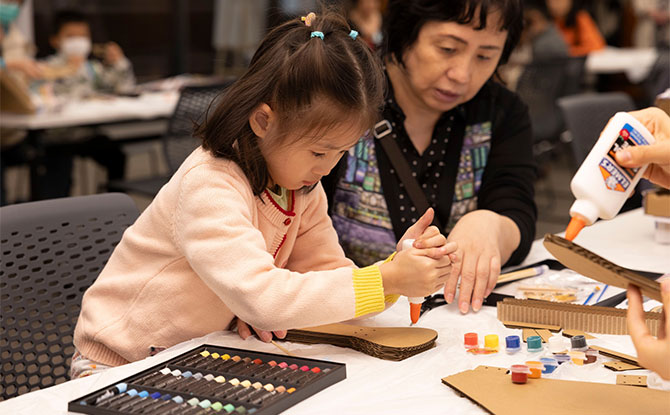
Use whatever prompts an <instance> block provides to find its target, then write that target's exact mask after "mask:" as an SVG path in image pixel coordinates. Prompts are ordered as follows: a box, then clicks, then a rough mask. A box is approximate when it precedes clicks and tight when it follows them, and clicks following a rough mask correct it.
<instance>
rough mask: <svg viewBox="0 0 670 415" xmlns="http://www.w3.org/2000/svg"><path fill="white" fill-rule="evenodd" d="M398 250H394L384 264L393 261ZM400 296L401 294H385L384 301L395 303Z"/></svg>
mask: <svg viewBox="0 0 670 415" xmlns="http://www.w3.org/2000/svg"><path fill="white" fill-rule="evenodd" d="M397 253H398V252H394V253H392V254H391V255H389V257H388V258H386V259H385V260H384V264H385V263H387V262H391V261H393V258H394V257H395V254H397ZM398 298H400V294H389V295H385V296H384V302H385V303H389V304H394V303H395V302H396V301H398Z"/></svg>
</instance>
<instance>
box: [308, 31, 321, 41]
mask: <svg viewBox="0 0 670 415" xmlns="http://www.w3.org/2000/svg"><path fill="white" fill-rule="evenodd" d="M309 37H310V39H311V38H313V37H318V38H321V40H323V32H319V31H317V30H315V31H313V32H312V34H311V35H309Z"/></svg>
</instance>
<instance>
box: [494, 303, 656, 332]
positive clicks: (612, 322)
mask: <svg viewBox="0 0 670 415" xmlns="http://www.w3.org/2000/svg"><path fill="white" fill-rule="evenodd" d="M497 309H498V320H500V321H503V322H504V321H510V320H512V321H517V322H522V321H527V322H528V323H539V324H554V325H557V326H560V327H562V328H563V330H565V329H569V330H570V329H574V330H582V331H588V332H590V333H604V334H628V327H627V326H626V310H622V309H618V308H611V307H598V306H592V305H579V304H564V303H552V302H549V301H538V300H519V299H516V298H505V299H504V300H503V301H499V302H498V306H497ZM644 314H645V318H646V321H647V327H649V331H650V332H651V334H653V335H654V336H656V335H657V334H658V330H659V328H660V326H661V319H662V314H661V313H651V312H647V313H644Z"/></svg>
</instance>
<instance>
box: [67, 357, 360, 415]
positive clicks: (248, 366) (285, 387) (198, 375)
mask: <svg viewBox="0 0 670 415" xmlns="http://www.w3.org/2000/svg"><path fill="white" fill-rule="evenodd" d="M346 377H347V375H346V367H345V365H344V364H343V363H335V362H328V361H324V360H316V359H307V358H300V357H292V356H285V355H279V354H274V353H263V352H256V351H252V350H244V349H234V348H229V347H220V346H212V345H202V346H198V347H196V348H194V349H192V350H190V351H188V352H186V353H183V354H181V355H179V356H176V357H174V358H172V359H170V360H168V361H167V362H163V363H161V364H158V365H155V366H153V367H151V368H149V369H147V370H143V371H141V372H139V373H136V374H134V375H132V376H129V377H127V378H125V379H123V380H122V381H120V382H117V383H115V384H112V385H109V386H107V387H105V388H102V389H99V390H97V391H95V392H93V393H89V394H88V395H86V396H83V397H81V398H79V399H75V400H73V401H71V402H70V403H69V404H68V411H71V412H80V413H85V414H161V415H162V414H180V415H181V414H184V415H186V414H189V415H191V414H201V413H202V414H204V413H208V414H209V413H220V414H231V413H232V414H234V415H242V414H258V415H266V414H278V413H280V412H282V411H284V410H285V409H287V408H289V407H291V406H293V405H295V404H296V403H298V402H301V401H302V400H304V399H306V398H308V397H310V396H312V395H314V394H315V393H317V392H319V391H321V390H323V389H324V388H327V387H328V386H330V385H332V384H334V383H337V382H339V381H341V380H343V379H345V378H346Z"/></svg>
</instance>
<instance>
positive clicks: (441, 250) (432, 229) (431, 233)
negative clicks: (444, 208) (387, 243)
mask: <svg viewBox="0 0 670 415" xmlns="http://www.w3.org/2000/svg"><path fill="white" fill-rule="evenodd" d="M434 216H435V211H434V210H433V208H428V209H427V210H426V212H425V213H424V214H423V216H421V217H420V218H419V220H417V221H416V223H415V224H414V225H412V226H410V227H409V229H407V231H406V232H405V234H404V235H403V236H402V238H400V240H399V241H398V245H397V246H396V251H398V252H400V250H401V249H402V243H403V241H404V240H405V239H414V244H413V245H412V246H413V247H414V248H419V249H422V250H424V251H425V252H424V255H426V256H428V257H430V258H434V259H440V258H442V257H443V256H444V255H447V254H450V253H453V252H456V249H457V245H456V244H455V243H447V238H446V237H445V236H444V235H442V233H440V230H439V229H438V227H437V226H431V223H432V222H433V217H434ZM453 259H454V258H452V260H453Z"/></svg>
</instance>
